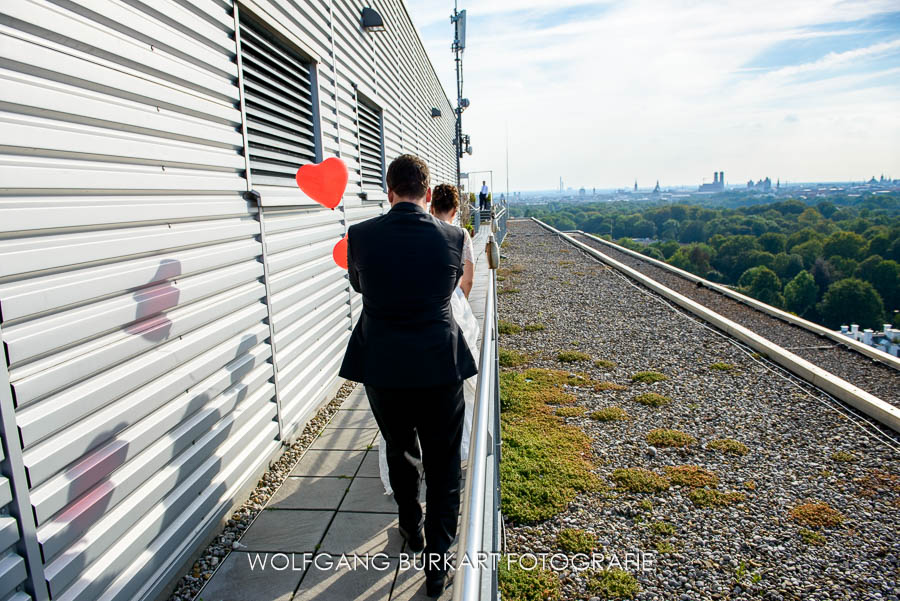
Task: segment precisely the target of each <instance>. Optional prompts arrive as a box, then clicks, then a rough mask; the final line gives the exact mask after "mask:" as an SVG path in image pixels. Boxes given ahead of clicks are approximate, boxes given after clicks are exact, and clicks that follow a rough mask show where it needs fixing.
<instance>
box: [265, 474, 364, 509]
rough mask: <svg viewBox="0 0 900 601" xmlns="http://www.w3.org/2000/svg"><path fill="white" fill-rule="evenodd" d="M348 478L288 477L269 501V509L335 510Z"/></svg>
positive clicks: (349, 480)
mask: <svg viewBox="0 0 900 601" xmlns="http://www.w3.org/2000/svg"><path fill="white" fill-rule="evenodd" d="M350 482H351V479H350V478H321V477H317V476H312V477H305V476H304V477H296V476H288V477H287V478H286V479H285V481H284V483H283V484H282V485H281V487H280V488H279V489H278V491H277V492H276V493H275V494H274V495H272V499H271V500H270V501H269V505H268V508H269V509H337V508H338V505H340V504H341V499H343V498H344V493H345V492H347V488H348V487H349V486H350Z"/></svg>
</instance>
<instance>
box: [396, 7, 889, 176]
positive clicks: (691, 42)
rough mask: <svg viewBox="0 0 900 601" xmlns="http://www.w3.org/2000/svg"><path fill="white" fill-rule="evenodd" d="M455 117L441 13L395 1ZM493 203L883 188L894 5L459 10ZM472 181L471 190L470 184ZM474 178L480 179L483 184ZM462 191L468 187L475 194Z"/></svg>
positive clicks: (478, 150) (477, 150)
mask: <svg viewBox="0 0 900 601" xmlns="http://www.w3.org/2000/svg"><path fill="white" fill-rule="evenodd" d="M406 5H407V8H408V10H409V12H410V15H411V17H412V19H413V22H414V23H415V25H416V27H417V29H418V30H419V33H420V35H421V36H422V41H423V43H424V44H425V47H426V50H427V51H428V54H429V56H430V58H431V61H432V63H433V65H434V67H435V69H436V71H437V72H438V75H439V77H440V79H441V82H442V83H443V86H444V90H445V91H446V92H447V95H448V97H449V98H450V100H451V104H455V99H456V76H455V68H454V63H453V54H452V52H451V50H450V47H451V44H452V41H453V27H452V26H451V24H450V19H449V16H450V14H451V13H452V11H453V2H452V0H449V1H448V0H406ZM459 9H460V10H462V9H466V12H467V40H466V50H465V53H464V58H463V65H464V67H463V68H464V78H465V83H464V89H463V96H464V97H466V98H468V99H469V100H470V102H471V106H470V107H469V108H468V109H467V110H466V111H465V112H464V113H463V130H464V132H465V133H468V134H469V135H470V136H471V140H472V147H473V150H474V153H473V155H472V156H471V157H466V158H465V159H463V164H462V170H463V171H464V172H465V171H469V172H474V171H478V170H492V171H493V179H494V187H495V189H496V190H497V192H498V193H499V192H503V191H505V190H506V175H507V174H506V151H507V139H508V148H509V189H510V190H513V191H516V190H537V189H555V188H558V186H559V178H560V177H562V178H563V181H564V182H565V186H566V187H574V188H576V189H577V188H579V187H582V186H584V187H586V188H587V189H588V190H590V189H591V188H594V187H596V188H597V189H608V188H620V187H631V186H633V185H634V182H635V180H636V181H637V182H638V185H639V186H640V187H641V188H645V187H647V188H649V187H652V186H653V185H654V184H655V183H656V181H657V180H659V182H660V185H661V186H663V187H665V186H676V185H699V184H700V183H703V182H711V181H712V179H713V171H724V172H725V180H726V183H727V184H728V185H733V184H734V185H737V184H742V183H744V184H745V183H746V181H747V180H748V179H751V178H752V179H754V180H758V179H761V178H765V177H766V176H768V177H771V178H772V181H773V182H774V181H775V180H776V179H781V181H783V182H784V181H795V182H811V181H859V180H862V179H868V178H869V177H871V176H873V175H874V176H876V177H879V176H881V174H882V173H883V174H884V175H885V176H886V177H887V176H890V177H894V178H898V179H900V3H898V1H897V0H871V1H857V0H844V1H838V0H808V1H804V2H795V1H792V0H774V1H773V0H754V1H753V2H750V1H748V0H741V1H733V0H719V1H716V2H712V1H707V2H700V1H696V0H695V1H683V2H677V1H665V0H653V1H644V0H631V1H627V2H597V1H586V0H551V1H548V0H515V1H514V0H480V1H479V2H471V1H467V0H460V4H459ZM473 177H477V178H480V179H483V177H482V176H481V175H476V176H473ZM485 177H487V176H485ZM479 183H480V182H479Z"/></svg>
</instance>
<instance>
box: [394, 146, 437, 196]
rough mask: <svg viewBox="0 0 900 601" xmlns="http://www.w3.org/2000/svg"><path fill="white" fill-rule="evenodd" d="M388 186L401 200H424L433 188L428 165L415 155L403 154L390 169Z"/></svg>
mask: <svg viewBox="0 0 900 601" xmlns="http://www.w3.org/2000/svg"><path fill="white" fill-rule="evenodd" d="M387 186H388V190H393V192H394V194H396V195H397V196H399V197H401V198H414V199H419V198H422V197H423V196H425V192H427V191H428V188H429V187H430V186H431V174H430V173H429V172H428V165H426V164H425V161H423V160H422V159H420V158H419V157H417V156H415V155H413V154H401V155H400V156H398V157H397V158H396V159H394V160H393V161H392V162H391V166H390V167H388V172H387Z"/></svg>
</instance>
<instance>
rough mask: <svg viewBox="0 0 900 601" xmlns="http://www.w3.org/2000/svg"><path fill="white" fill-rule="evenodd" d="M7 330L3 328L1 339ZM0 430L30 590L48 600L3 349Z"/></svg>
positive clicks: (19, 548) (37, 600)
mask: <svg viewBox="0 0 900 601" xmlns="http://www.w3.org/2000/svg"><path fill="white" fill-rule="evenodd" d="M2 339H3V330H2V326H0V340H2ZM0 354H2V356H0V419H2V423H0V428H2V429H3V440H4V442H5V443H6V448H5V449H4V454H5V455H6V460H7V462H8V465H9V483H10V485H11V486H12V494H13V500H12V501H11V502H10V504H9V507H10V509H11V510H12V511H11V513H13V512H14V514H15V517H16V519H17V521H18V523H19V528H20V529H21V532H20V533H19V534H20V537H19V542H18V543H16V549H17V551H18V552H19V554H20V555H22V556H23V557H24V559H25V565H26V566H27V567H28V583H27V585H26V588H28V589H30V590H29V592H30V593H31V595H32V596H33V597H34V599H35V601H47V600H48V599H49V598H50V594H49V590H48V589H47V580H46V578H45V577H44V564H43V560H42V559H41V553H40V546H39V545H38V538H37V525H36V523H35V519H34V511H33V510H32V507H31V494H30V491H29V490H28V478H27V476H26V474H25V462H24V460H23V458H22V445H21V442H20V439H19V428H18V426H17V424H16V409H15V406H14V403H13V396H12V385H11V384H10V380H9V371H8V370H7V361H6V352H5V351H2V350H0Z"/></svg>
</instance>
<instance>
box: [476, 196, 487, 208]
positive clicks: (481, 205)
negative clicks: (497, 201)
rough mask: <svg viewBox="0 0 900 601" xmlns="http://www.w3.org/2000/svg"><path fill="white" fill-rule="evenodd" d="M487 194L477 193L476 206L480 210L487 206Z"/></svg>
mask: <svg viewBox="0 0 900 601" xmlns="http://www.w3.org/2000/svg"><path fill="white" fill-rule="evenodd" d="M487 201H488V200H487V194H479V195H478V208H479V209H480V210H482V211H483V210H485V209H486V208H488V207H487Z"/></svg>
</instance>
